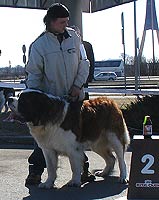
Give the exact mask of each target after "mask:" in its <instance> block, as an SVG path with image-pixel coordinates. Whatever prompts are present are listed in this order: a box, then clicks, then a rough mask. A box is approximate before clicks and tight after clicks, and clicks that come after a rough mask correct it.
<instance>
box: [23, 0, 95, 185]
mask: <svg viewBox="0 0 159 200" xmlns="http://www.w3.org/2000/svg"><path fill="white" fill-rule="evenodd" d="M68 21H69V11H68V9H67V8H66V7H65V6H64V5H62V4H60V3H56V4H53V5H52V6H51V7H50V8H49V9H48V11H47V14H46V15H45V17H44V23H45V25H46V31H45V32H43V33H42V34H41V35H40V36H39V37H38V38H37V39H36V40H35V41H34V42H33V43H32V44H31V47H30V50H29V60H28V64H27V66H26V72H27V74H28V77H27V87H28V88H32V89H38V90H41V91H44V92H45V93H50V94H52V95H55V96H69V99H70V100H71V101H77V100H78V101H82V100H83V99H84V98H85V94H84V89H83V85H84V84H85V83H86V80H87V77H88V74H89V61H88V59H87V56H86V53H85V49H84V48H81V46H82V45H81V39H80V37H79V36H78V35H77V34H76V32H75V31H74V30H73V29H70V28H67V26H68ZM28 161H29V175H28V177H27V179H26V185H29V184H30V185H32V184H39V183H40V181H41V175H42V173H43V171H44V168H45V166H46V164H45V159H44V156H43V153H42V151H41V149H40V148H39V147H38V146H36V148H35V149H34V152H33V153H32V154H31V156H30V157H29V159H28ZM85 163H86V166H87V165H88V159H87V157H86V159H85ZM85 168H86V169H87V167H84V169H85ZM87 172H88V169H87ZM85 175H86V173H85ZM87 175H88V173H87ZM90 177H91V179H92V180H94V176H93V175H91V176H90Z"/></svg>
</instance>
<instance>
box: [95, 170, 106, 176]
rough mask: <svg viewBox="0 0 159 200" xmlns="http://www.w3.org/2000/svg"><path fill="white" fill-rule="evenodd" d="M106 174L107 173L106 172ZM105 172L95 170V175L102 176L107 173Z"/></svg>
mask: <svg viewBox="0 0 159 200" xmlns="http://www.w3.org/2000/svg"><path fill="white" fill-rule="evenodd" d="M107 174H108V173H107ZM107 174H106V173H104V172H103V171H97V172H95V176H98V177H104V176H106V175H107Z"/></svg>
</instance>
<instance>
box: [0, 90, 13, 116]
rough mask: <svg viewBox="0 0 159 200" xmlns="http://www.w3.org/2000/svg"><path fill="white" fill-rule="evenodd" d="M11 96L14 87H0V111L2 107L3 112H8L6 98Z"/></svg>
mask: <svg viewBox="0 0 159 200" xmlns="http://www.w3.org/2000/svg"><path fill="white" fill-rule="evenodd" d="M11 96H13V97H14V96H15V90H14V88H7V87H0V113H1V112H2V110H3V108H4V107H5V110H4V112H8V99H9V97H11Z"/></svg>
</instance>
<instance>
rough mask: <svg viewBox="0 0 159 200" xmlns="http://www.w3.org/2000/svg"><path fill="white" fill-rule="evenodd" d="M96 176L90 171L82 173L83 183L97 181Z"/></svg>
mask: <svg viewBox="0 0 159 200" xmlns="http://www.w3.org/2000/svg"><path fill="white" fill-rule="evenodd" d="M95 179H96V177H95V176H94V175H93V174H91V173H90V172H88V173H83V174H82V175H81V183H86V182H93V181H95Z"/></svg>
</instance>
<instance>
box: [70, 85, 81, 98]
mask: <svg viewBox="0 0 159 200" xmlns="http://www.w3.org/2000/svg"><path fill="white" fill-rule="evenodd" d="M80 93H81V89H80V88H79V87H77V86H76V85H73V86H72V87H71V89H70V91H69V97H70V100H71V101H77V100H78V98H79V95H80Z"/></svg>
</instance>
